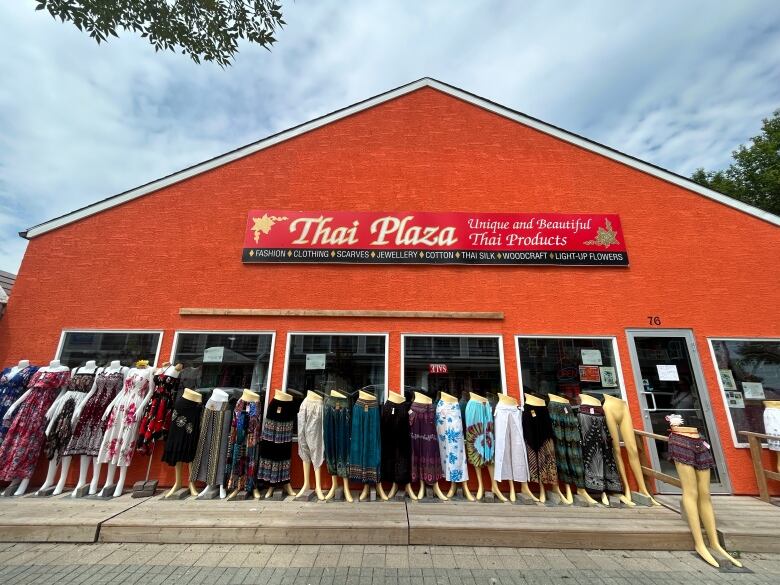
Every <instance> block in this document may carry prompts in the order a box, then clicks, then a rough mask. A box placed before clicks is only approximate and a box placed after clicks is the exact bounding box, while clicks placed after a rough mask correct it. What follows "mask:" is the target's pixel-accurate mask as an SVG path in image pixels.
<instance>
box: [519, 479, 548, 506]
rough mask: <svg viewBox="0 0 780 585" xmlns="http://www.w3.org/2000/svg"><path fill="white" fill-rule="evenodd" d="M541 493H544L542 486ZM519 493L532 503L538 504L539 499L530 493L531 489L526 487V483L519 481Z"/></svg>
mask: <svg viewBox="0 0 780 585" xmlns="http://www.w3.org/2000/svg"><path fill="white" fill-rule="evenodd" d="M542 491H544V486H542ZM520 493H521V494H524V495H526V496H528V497H529V498H531V499H532V500H533V501H535V502H538V501H539V498H537V497H536V496H535V495H534V494H533V492H532V491H531V488H529V487H528V482H527V481H521V482H520Z"/></svg>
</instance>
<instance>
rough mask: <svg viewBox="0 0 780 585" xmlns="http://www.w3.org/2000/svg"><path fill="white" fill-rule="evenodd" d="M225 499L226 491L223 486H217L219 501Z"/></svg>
mask: <svg viewBox="0 0 780 585" xmlns="http://www.w3.org/2000/svg"><path fill="white" fill-rule="evenodd" d="M226 497H227V490H226V489H225V486H224V485H221V486H219V499H220V500H224V499H225V498H226Z"/></svg>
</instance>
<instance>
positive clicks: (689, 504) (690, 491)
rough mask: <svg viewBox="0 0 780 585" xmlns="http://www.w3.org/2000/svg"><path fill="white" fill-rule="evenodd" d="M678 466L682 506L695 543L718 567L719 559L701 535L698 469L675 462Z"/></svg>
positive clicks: (706, 557) (702, 555) (701, 554)
mask: <svg viewBox="0 0 780 585" xmlns="http://www.w3.org/2000/svg"><path fill="white" fill-rule="evenodd" d="M674 466H675V467H676V468H677V475H679V476H680V482H681V483H682V506H683V510H684V511H685V516H686V517H687V518H688V526H689V527H690V529H691V534H692V535H693V544H694V548H695V549H696V552H697V553H699V556H700V557H701V558H702V559H704V561H705V562H707V563H709V564H710V565H712V566H713V567H718V566H720V565H718V561H716V560H715V557H713V556H712V554H711V553H710V551H709V550H707V547H706V546H705V544H704V538H703V537H702V535H701V521H700V518H699V486H698V482H697V478H696V470H695V469H694V468H693V467H691V466H690V465H683V464H681V463H678V462H676V461H675V462H674Z"/></svg>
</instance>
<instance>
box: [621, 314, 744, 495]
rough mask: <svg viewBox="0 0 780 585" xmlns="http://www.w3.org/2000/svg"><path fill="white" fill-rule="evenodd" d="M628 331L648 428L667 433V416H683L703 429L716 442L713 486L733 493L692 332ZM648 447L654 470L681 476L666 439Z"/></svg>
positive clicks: (669, 488)
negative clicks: (668, 453) (671, 458)
mask: <svg viewBox="0 0 780 585" xmlns="http://www.w3.org/2000/svg"><path fill="white" fill-rule="evenodd" d="M627 334H628V341H629V343H628V345H629V348H630V350H631V363H632V366H633V370H634V377H635V379H636V387H637V390H638V392H639V405H640V408H641V410H642V420H643V421H644V426H645V430H646V431H648V432H651V433H655V434H658V435H664V436H666V435H668V434H669V423H668V422H667V421H666V418H665V417H666V416H667V415H669V414H673V413H676V414H679V415H681V416H682V417H683V419H684V420H685V425H686V426H689V427H696V428H697V429H699V432H700V433H701V436H702V437H704V439H705V440H706V441H707V442H708V443H709V444H710V445H711V446H712V452H713V455H714V456H715V462H716V467H717V468H716V469H714V470H713V471H712V475H711V480H710V481H711V484H712V485H711V487H710V489H711V490H712V492H713V493H717V492H720V493H728V492H730V488H729V481H728V475H727V473H726V466H725V464H724V460H723V454H722V452H721V450H720V439H719V438H718V433H717V428H716V426H715V421H714V419H713V416H712V408H711V406H710V397H709V393H708V392H707V387H706V385H705V384H704V375H703V373H702V371H701V364H700V363H699V358H698V355H697V353H696V347H695V344H694V341H693V334H692V333H691V332H690V331H687V330H657V329H653V330H647V331H645V330H632V331H628V332H627ZM648 447H649V450H650V457H651V459H652V463H653V468H654V469H658V470H660V471H662V472H664V473H667V474H669V475H673V476H677V472H676V470H675V468H674V463H673V462H672V461H669V458H668V455H667V444H666V442H664V441H648ZM658 488H659V490H661V491H662V492H664V493H679V488H676V487H674V486H671V485H668V484H665V483H662V482H658Z"/></svg>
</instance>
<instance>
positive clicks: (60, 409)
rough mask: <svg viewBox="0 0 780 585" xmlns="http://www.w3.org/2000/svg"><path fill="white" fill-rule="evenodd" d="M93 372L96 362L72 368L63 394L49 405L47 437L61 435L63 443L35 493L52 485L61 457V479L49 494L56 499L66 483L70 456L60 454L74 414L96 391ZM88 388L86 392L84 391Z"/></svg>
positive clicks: (68, 436)
mask: <svg viewBox="0 0 780 585" xmlns="http://www.w3.org/2000/svg"><path fill="white" fill-rule="evenodd" d="M96 372H97V363H95V360H89V361H87V363H85V364H84V365H83V366H81V367H79V368H73V372H72V374H71V377H70V381H69V382H68V386H67V388H66V391H65V393H64V394H62V395H61V397H60V398H58V399H57V400H56V401H55V402H54V404H52V405H51V408H49V410H48V412H47V413H46V419H47V420H48V421H49V425H48V426H47V427H46V436H47V437H48V438H50V437H51V436H52V434H54V435H55V436H56V435H61V436H63V437H65V438H66V440H65V441H64V442H63V443H62V444H61V445H59V453H56V456H54V457H52V458H51V459H50V460H49V469H48V472H47V473H46V480H45V481H44V483H43V485H42V486H41V487H40V488H38V492H43V491H44V490H46V489H48V488H49V487H50V486H51V485H52V483H54V476H55V474H56V473H57V467H58V463H60V458H61V466H60V479H59V481H58V482H57V485H56V487H55V488H54V491H53V492H52V495H53V496H58V495H60V494H61V493H62V491H63V490H64V489H65V482H66V481H67V479H68V471H69V470H70V463H71V460H72V457H70V456H67V455H66V456H63V453H62V451H64V449H65V447H67V444H68V442H69V440H70V435H71V428H72V426H73V424H72V417H73V414H74V413H75V411H76V409H78V408H79V407H80V406H81V404H82V402H84V400H85V399H86V397H87V396H88V395H89V394H90V393H91V392H92V391H93V390H94V388H95V381H96V376H95V374H96ZM87 387H88V388H89V389H87ZM69 403H70V404H69ZM71 409H73V411H71ZM63 417H64V418H63ZM62 425H65V426H67V428H66V429H64V430H62V429H57V428H56V427H59V426H62Z"/></svg>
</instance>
